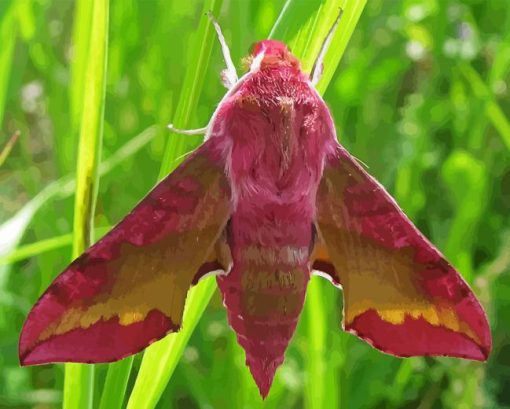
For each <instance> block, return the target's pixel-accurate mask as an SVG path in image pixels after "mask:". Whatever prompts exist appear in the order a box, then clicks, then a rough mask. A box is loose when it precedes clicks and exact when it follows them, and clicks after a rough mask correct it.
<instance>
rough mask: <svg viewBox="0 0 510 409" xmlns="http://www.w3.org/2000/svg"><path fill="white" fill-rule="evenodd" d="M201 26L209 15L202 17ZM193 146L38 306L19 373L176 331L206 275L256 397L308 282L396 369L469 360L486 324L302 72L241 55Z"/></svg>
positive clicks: (287, 55)
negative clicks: (241, 69)
mask: <svg viewBox="0 0 510 409" xmlns="http://www.w3.org/2000/svg"><path fill="white" fill-rule="evenodd" d="M211 18H212V17H211ZM212 21H213V24H214V26H215V29H216V31H217V33H218V36H219V39H220V43H221V45H222V49H223V54H224V59H225V62H226V66H227V68H226V70H225V71H224V72H223V74H222V78H223V82H224V83H225V85H226V86H227V87H228V92H227V93H226V95H225V96H224V97H223V99H222V100H221V102H220V103H219V105H218V107H217V109H216V111H215V112H214V114H213V116H212V118H211V120H210V122H209V124H208V126H207V127H206V128H202V129H197V130H187V131H185V130H178V129H175V128H173V127H172V129H173V130H174V132H177V133H183V134H195V133H205V140H204V142H203V144H202V145H201V146H199V147H198V148H197V149H196V150H195V151H194V152H193V153H192V154H191V155H190V156H188V158H187V159H186V160H185V161H184V162H183V163H182V164H181V165H180V166H179V167H178V168H177V169H176V170H175V171H174V172H172V173H171V174H169V175H168V176H167V177H166V178H165V179H164V180H163V181H162V182H160V183H159V184H158V185H157V186H156V187H155V188H154V189H153V190H152V191H151V192H150V193H149V194H148V195H147V196H146V197H145V198H144V199H143V200H142V201H141V202H140V203H139V204H138V205H137V206H136V207H135V208H134V209H133V210H132V211H131V213H129V214H128V215H127V216H126V217H125V218H124V219H123V220H122V221H121V222H120V223H119V224H117V225H116V226H115V227H114V228H113V229H112V230H111V231H110V232H109V233H108V234H107V235H106V236H105V237H103V238H102V239H101V240H100V241H98V242H97V243H96V244H95V245H93V246H92V247H90V248H89V249H88V250H87V251H85V253H83V254H82V255H81V256H79V257H78V258H77V259H76V260H74V261H73V262H72V263H71V264H70V265H69V267H67V268H66V270H65V271H64V272H63V273H61V274H60V275H59V276H58V277H57V278H56V279H55V280H54V281H53V283H52V284H51V285H50V286H49V288H48V289H47V290H46V292H44V294H43V295H42V296H41V297H40V299H39V301H38V302H37V303H36V304H35V306H34V307H33V309H32V310H31V312H30V313H29V315H28V318H27V320H26V322H25V325H24V327H23V329H22V332H21V337H20V342H19V355H20V361H21V364H22V365H35V364H45V363H50V362H84V363H96V362H111V361H116V360H119V359H121V358H124V357H126V356H128V355H132V354H135V353H137V352H139V351H141V350H142V349H144V348H145V347H147V346H148V345H149V344H151V343H153V342H154V341H156V340H158V339H160V338H162V337H164V336H165V335H166V334H168V333H170V332H175V331H178V330H179V328H180V326H181V321H182V314H183V308H184V303H185V299H186V293H187V292H188V289H189V288H190V287H191V286H193V285H195V284H196V283H197V282H199V281H200V279H201V278H202V277H204V276H205V275H208V274H210V273H214V274H216V280H217V283H218V287H219V290H220V291H221V294H222V296H223V302H224V305H225V306H226V309H227V312H228V321H229V323H230V325H231V327H232V328H233V329H234V331H235V332H236V334H237V339H238V342H239V344H240V345H241V347H242V348H243V349H244V351H245V352H246V364H247V366H248V367H249V369H250V371H251V373H252V375H253V378H254V380H255V382H256V383H257V385H258V388H259V390H260V393H261V395H262V396H263V397H265V396H266V395H267V394H268V392H269V389H270V387H271V383H272V381H273V377H274V374H275V371H276V369H277V368H278V367H279V366H280V365H281V364H282V362H283V360H284V353H285V350H286V348H287V346H288V344H289V341H290V340H291V338H292V335H293V333H294V330H295V328H296V323H297V322H298V319H299V316H300V313H301V310H302V308H303V303H304V300H305V295H306V288H307V285H308V283H309V281H310V277H311V274H313V273H314V272H315V273H317V274H319V275H322V276H324V277H326V278H327V279H329V280H330V281H331V282H332V283H333V284H334V285H335V286H338V287H340V286H341V287H342V289H343V297H344V303H343V305H344V307H343V308H344V310H343V314H344V315H343V323H342V324H343V328H344V329H345V330H346V331H349V332H351V333H353V334H355V335H357V336H358V337H360V338H361V339H363V340H365V341H366V342H368V343H369V344H370V345H372V346H373V347H375V348H377V349H379V350H381V351H383V352H385V353H388V354H393V355H396V356H400V357H408V356H415V355H428V356H437V355H439V356H452V357H460V358H467V359H473V360H480V361H484V360H486V359H487V357H488V355H489V352H490V349H491V335H490V329H489V325H488V322H487V318H486V315H485V313H484V311H483V309H482V307H481V305H480V303H479V302H478V300H477V299H476V297H475V295H474V294H473V292H472V291H471V289H470V288H469V287H468V285H467V284H466V283H465V282H464V280H463V279H462V278H461V276H460V275H459V273H458V272H457V271H456V270H455V269H454V268H453V267H452V266H451V265H450V264H449V263H448V262H447V261H446V260H445V258H444V256H443V255H442V254H441V253H440V252H439V251H438V250H437V249H436V248H435V247H434V246H433V245H432V244H431V243H430V242H429V241H428V240H427V239H426V238H425V237H424V236H423V235H422V234H421V233H420V232H419V231H418V230H417V228H416V227H415V226H414V225H413V223H412V222H411V221H410V220H409V219H408V218H407V217H406V216H405V215H404V213H403V212H402V210H401V209H400V208H399V206H398V205H397V203H396V202H395V200H394V199H393V198H392V197H391V196H390V195H389V194H388V193H387V192H386V190H385V189H384V188H383V186H382V185H380V184H379V183H378V182H377V181H376V180H375V179H374V178H373V177H371V176H370V175H369V174H368V173H367V172H366V170H365V169H364V168H363V167H362V166H361V165H360V164H359V163H358V161H357V160H356V159H355V158H354V157H353V156H352V155H351V154H350V153H349V152H348V151H347V150H346V149H345V148H343V147H342V145H340V144H339V143H338V142H337V137H336V132H335V126H334V122H333V118H332V117H331V114H330V111H329V109H328V107H327V105H326V104H325V102H324V101H323V100H322V98H321V97H320V95H319V94H318V93H317V91H316V89H315V85H316V84H317V81H318V80H319V79H320V76H321V72H322V65H323V57H324V55H325V52H326V49H327V47H328V44H329V43H330V40H331V36H332V34H333V32H334V29H335V27H336V24H337V23H338V19H337V21H336V23H335V25H334V26H333V27H332V29H331V30H330V32H329V34H328V36H327V38H326V40H325V41H324V44H323V46H322V49H321V52H320V54H319V57H318V60H317V62H316V63H315V66H314V69H313V71H312V73H311V74H307V73H305V72H303V71H302V70H301V68H300V63H299V61H298V59H297V58H296V57H295V56H294V55H292V53H291V52H290V51H289V49H288V48H287V46H286V45H285V44H283V43H282V42H279V41H276V40H264V41H260V42H258V43H256V44H255V46H254V47H253V49H252V51H251V54H250V55H249V57H248V60H249V71H248V72H247V73H246V74H245V75H244V76H243V77H241V78H239V79H238V77H237V73H236V70H235V68H234V64H233V63H232V60H231V58H230V52H229V49H228V47H227V45H226V43H225V40H224V38H223V35H222V34H221V30H220V28H219V25H218V24H217V22H216V21H215V20H214V19H212Z"/></svg>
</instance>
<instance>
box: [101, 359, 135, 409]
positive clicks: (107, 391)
mask: <svg viewBox="0 0 510 409" xmlns="http://www.w3.org/2000/svg"><path fill="white" fill-rule="evenodd" d="M133 359H134V356H130V357H127V358H125V359H123V360H121V361H118V362H115V363H112V364H110V365H108V372H107V374H106V381H105V383H104V387H103V394H102V395H101V402H100V403H99V409H120V408H121V407H122V402H123V401H124V396H125V394H126V388H127V383H128V380H129V374H130V373H131V367H132V366H133Z"/></svg>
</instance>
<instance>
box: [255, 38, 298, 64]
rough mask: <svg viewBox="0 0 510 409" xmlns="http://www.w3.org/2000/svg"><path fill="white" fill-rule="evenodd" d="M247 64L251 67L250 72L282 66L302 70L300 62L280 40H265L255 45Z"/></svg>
mask: <svg viewBox="0 0 510 409" xmlns="http://www.w3.org/2000/svg"><path fill="white" fill-rule="evenodd" d="M245 64H246V65H247V66H249V67H250V71H255V70H258V69H259V68H266V67H282V66H285V67H293V68H295V69H297V70H299V69H300V67H299V60H298V59H297V58H296V57H294V56H293V55H292V53H291V52H290V50H289V48H288V47H287V45H285V44H284V43H282V42H281V41H278V40H263V41H259V42H257V43H255V44H254V45H253V46H252V48H251V52H250V55H249V56H248V57H247V59H246V61H245Z"/></svg>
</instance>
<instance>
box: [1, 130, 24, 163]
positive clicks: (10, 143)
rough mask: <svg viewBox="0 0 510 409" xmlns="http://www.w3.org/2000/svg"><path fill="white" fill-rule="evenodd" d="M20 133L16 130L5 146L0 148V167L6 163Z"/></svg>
mask: <svg viewBox="0 0 510 409" xmlns="http://www.w3.org/2000/svg"><path fill="white" fill-rule="evenodd" d="M19 135H20V133H19V131H18V132H15V133H14V134H13V135H12V136H11V137H10V138H9V140H8V141H7V143H6V144H5V146H4V147H3V149H2V150H0V167H1V166H2V165H3V164H4V162H5V160H6V159H7V156H9V153H11V150H12V148H13V147H14V144H15V143H16V141H17V140H18V137H19Z"/></svg>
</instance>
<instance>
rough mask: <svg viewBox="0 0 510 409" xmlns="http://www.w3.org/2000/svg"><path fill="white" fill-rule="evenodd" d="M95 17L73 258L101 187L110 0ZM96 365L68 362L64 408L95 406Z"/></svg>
mask: <svg viewBox="0 0 510 409" xmlns="http://www.w3.org/2000/svg"><path fill="white" fill-rule="evenodd" d="M90 7H91V8H92V20H91V24H90V26H89V27H90V29H89V32H88V34H89V36H90V46H89V52H88V57H89V58H88V59H87V69H86V84H87V87H86V88H85V89H84V93H83V114H82V118H81V128H80V142H79V147H78V164H77V173H76V196H75V211H74V224H73V258H74V257H76V256H78V255H79V254H81V253H82V252H83V251H84V250H85V249H86V248H87V247H88V246H89V245H90V243H91V242H92V225H93V217H94V206H95V200H96V195H97V188H98V181H99V178H98V168H99V166H98V165H99V158H100V152H101V143H102V134H103V118H104V99H105V85H106V61H107V57H106V56H107V49H108V11H109V5H108V0H95V1H93V2H91V3H90ZM93 392H94V366H93V365H80V364H66V368H65V382H64V409H87V408H92V406H93V399H94V396H93V395H94V393H93Z"/></svg>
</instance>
